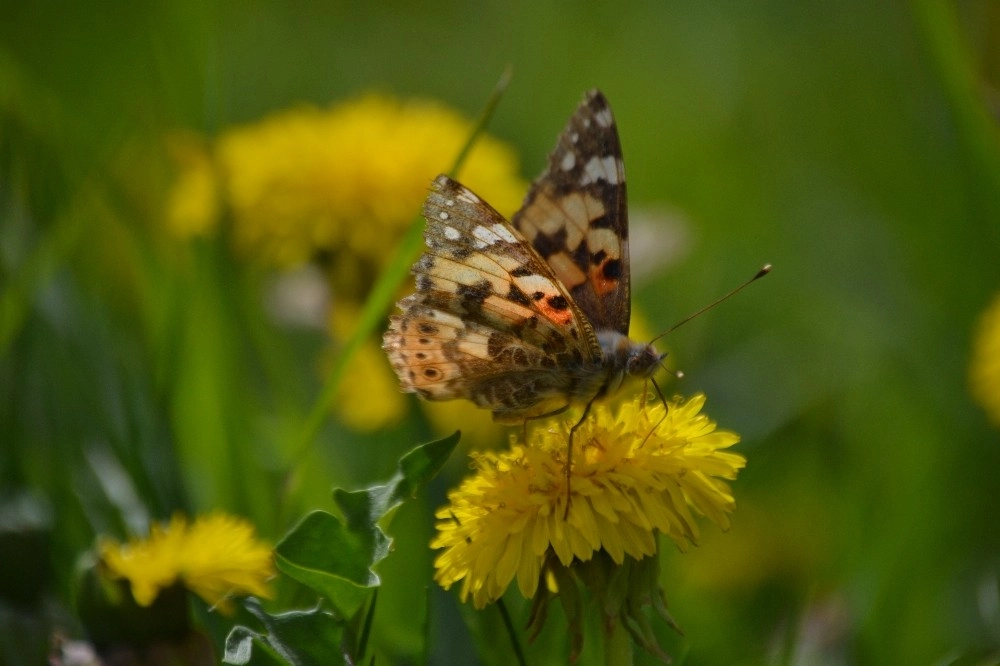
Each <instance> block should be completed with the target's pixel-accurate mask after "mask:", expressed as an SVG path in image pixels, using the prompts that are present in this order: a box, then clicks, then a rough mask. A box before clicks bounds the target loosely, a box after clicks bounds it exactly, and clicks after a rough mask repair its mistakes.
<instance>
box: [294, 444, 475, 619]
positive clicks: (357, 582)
mask: <svg viewBox="0 0 1000 666" xmlns="http://www.w3.org/2000/svg"><path fill="white" fill-rule="evenodd" d="M459 437H460V433H458V432H455V433H454V434H453V435H450V436H448V437H445V438H444V439H441V440H437V441H434V442H429V443H427V444H422V445H420V446H418V447H416V448H414V449H413V450H411V451H410V452H408V453H407V454H406V455H404V456H403V457H402V458H401V459H400V461H399V465H398V468H397V471H396V473H395V474H394V475H393V477H392V478H391V479H390V480H389V481H388V482H387V483H385V484H382V485H376V486H371V487H369V488H365V489H362V490H356V491H345V490H342V489H339V488H338V489H335V490H334V499H335V500H336V502H337V504H338V506H340V509H341V511H342V512H343V515H344V520H341V519H339V518H337V517H336V516H333V515H332V514H330V513H327V512H325V511H314V512H312V513H310V514H309V515H307V516H306V517H305V518H303V519H302V521H301V522H300V523H299V524H298V525H296V526H295V527H293V528H292V529H291V531H289V533H288V534H286V535H285V537H284V538H283V539H282V540H281V542H280V543H278V545H277V546H276V548H275V555H276V558H275V561H276V563H277V566H278V568H279V569H280V570H281V571H282V572H283V573H285V574H286V575H288V576H290V577H292V578H294V579H295V580H297V581H299V582H300V583H302V584H303V585H306V586H308V587H310V588H312V589H313V590H316V591H317V592H319V593H320V594H322V595H323V596H324V597H325V598H326V599H328V600H329V601H330V603H331V604H333V607H334V608H335V609H336V610H337V612H338V613H340V614H341V616H342V617H351V616H353V615H354V614H355V613H356V612H357V610H358V608H360V606H361V604H362V603H363V602H364V600H365V599H366V598H367V596H368V593H369V591H370V590H371V589H372V588H375V587H377V586H378V585H380V584H381V580H380V579H379V577H378V575H377V574H376V573H375V572H374V571H373V567H374V566H375V565H376V564H378V562H380V561H382V560H383V559H385V557H386V556H387V555H388V554H389V549H390V546H391V544H392V540H391V539H390V538H389V537H388V536H387V535H386V533H385V532H383V531H382V528H381V527H379V525H378V523H379V521H381V520H382V519H383V518H384V517H385V516H386V515H388V514H389V513H390V512H392V510H393V509H395V508H396V507H398V506H399V505H400V504H402V503H403V501H405V500H406V499H408V498H411V497H414V496H415V495H416V494H417V493H418V492H419V491H420V489H421V488H423V487H424V486H425V485H426V484H427V482H429V481H430V480H431V479H432V478H434V476H435V475H436V474H437V473H438V471H439V470H440V469H441V466H442V465H444V463H445V461H447V459H448V456H450V455H451V452H452V451H453V450H454V448H455V445H456V444H458V440H459Z"/></svg>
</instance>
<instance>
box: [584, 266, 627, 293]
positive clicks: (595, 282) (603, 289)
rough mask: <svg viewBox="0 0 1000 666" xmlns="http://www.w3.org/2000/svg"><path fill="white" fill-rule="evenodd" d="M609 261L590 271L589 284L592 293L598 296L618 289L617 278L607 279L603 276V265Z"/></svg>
mask: <svg viewBox="0 0 1000 666" xmlns="http://www.w3.org/2000/svg"><path fill="white" fill-rule="evenodd" d="M608 261H610V259H608V260H605V261H604V262H603V263H602V264H601V265H599V266H594V267H592V268H591V269H590V284H591V285H592V286H593V287H594V291H595V292H596V293H597V295H598V296H604V295H605V294H608V293H610V292H612V291H614V290H615V289H617V288H618V283H619V282H620V280H619V279H618V278H609V277H605V275H604V265H605V264H607V263H608Z"/></svg>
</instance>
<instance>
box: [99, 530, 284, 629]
mask: <svg viewBox="0 0 1000 666" xmlns="http://www.w3.org/2000/svg"><path fill="white" fill-rule="evenodd" d="M98 551H99V554H100V558H101V561H102V563H103V564H104V566H105V567H106V569H107V571H108V573H109V574H110V575H111V577H112V578H121V579H124V580H127V581H128V582H129V584H130V586H131V588H132V596H133V597H134V598H135V601H136V603H137V604H139V605H140V606H149V605H151V604H152V603H153V602H154V601H155V600H156V597H157V595H159V593H160V592H161V591H162V590H164V589H166V588H168V587H170V586H172V585H174V584H176V583H180V584H181V585H183V586H184V587H185V588H186V589H188V590H190V591H192V592H194V593H195V594H197V595H198V596H200V597H201V598H202V599H204V600H205V601H206V602H207V603H209V604H212V605H215V606H218V607H219V608H220V609H221V610H223V611H228V610H230V608H231V604H230V602H229V597H230V596H231V595H242V594H255V595H258V596H261V597H270V596H271V592H270V589H269V588H268V585H267V581H268V579H270V578H272V577H274V575H275V570H274V563H273V558H272V552H271V547H270V546H268V545H266V544H264V543H263V542H261V541H259V540H257V538H256V536H255V534H254V528H253V525H251V524H250V523H249V522H247V521H246V520H244V519H242V518H237V517H234V516H230V515H226V514H224V513H221V512H215V513H212V514H209V515H207V516H202V517H200V518H198V519H197V520H195V522H194V523H192V524H190V525H189V524H188V521H187V519H185V518H184V517H183V516H181V515H175V516H174V517H173V518H172V519H171V520H170V522H169V523H167V524H154V525H153V526H152V528H151V529H150V533H149V536H148V537H147V538H145V539H140V538H137V537H133V538H132V539H130V540H129V542H128V543H125V544H121V543H118V542H116V541H114V540H112V539H102V540H101V541H100V543H99V545H98Z"/></svg>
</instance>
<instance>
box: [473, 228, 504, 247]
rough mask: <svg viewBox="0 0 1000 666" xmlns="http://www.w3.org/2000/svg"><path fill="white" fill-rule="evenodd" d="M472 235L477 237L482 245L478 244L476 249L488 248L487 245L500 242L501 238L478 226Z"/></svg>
mask: <svg viewBox="0 0 1000 666" xmlns="http://www.w3.org/2000/svg"><path fill="white" fill-rule="evenodd" d="M472 235H473V236H475V237H476V238H477V239H478V240H479V242H480V243H482V245H479V243H476V247H486V246H487V245H492V244H493V243H495V242H497V241H498V240H500V237H499V236H497V235H496V234H495V233H493V232H492V231H490V230H489V229H487V228H486V227H484V226H477V227H476V228H475V229H473V230H472Z"/></svg>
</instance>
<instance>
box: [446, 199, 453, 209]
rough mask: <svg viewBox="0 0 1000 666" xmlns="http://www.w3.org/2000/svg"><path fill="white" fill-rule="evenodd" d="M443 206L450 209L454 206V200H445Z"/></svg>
mask: <svg viewBox="0 0 1000 666" xmlns="http://www.w3.org/2000/svg"><path fill="white" fill-rule="evenodd" d="M444 205H445V206H447V207H448V208H451V207H452V206H454V205H455V200H454V199H445V201H444Z"/></svg>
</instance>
